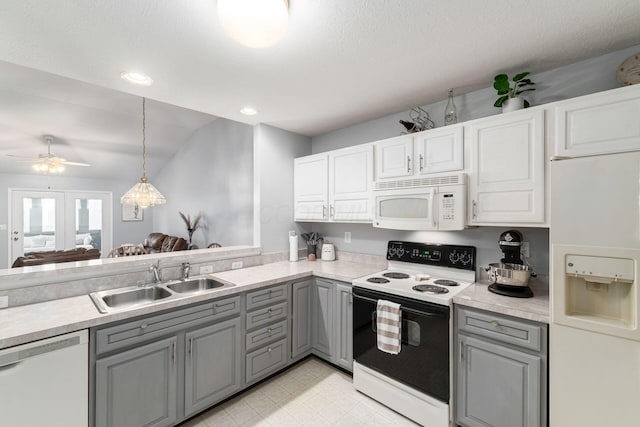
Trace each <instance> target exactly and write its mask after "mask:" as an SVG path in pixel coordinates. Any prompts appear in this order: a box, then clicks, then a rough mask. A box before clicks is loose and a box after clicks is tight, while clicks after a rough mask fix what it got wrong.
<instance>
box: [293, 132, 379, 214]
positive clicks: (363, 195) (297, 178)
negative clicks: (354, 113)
mask: <svg viewBox="0 0 640 427" xmlns="http://www.w3.org/2000/svg"><path fill="white" fill-rule="evenodd" d="M294 182H295V183H294V187H295V190H294V194H295V220H296V221H336V222H352V221H354V222H367V221H371V218H372V210H371V191H372V189H373V146H372V145H371V144H364V145H358V146H355V147H350V148H345V149H341V150H335V151H330V152H328V153H322V154H316V155H313V156H306V157H301V158H298V159H295V161H294Z"/></svg>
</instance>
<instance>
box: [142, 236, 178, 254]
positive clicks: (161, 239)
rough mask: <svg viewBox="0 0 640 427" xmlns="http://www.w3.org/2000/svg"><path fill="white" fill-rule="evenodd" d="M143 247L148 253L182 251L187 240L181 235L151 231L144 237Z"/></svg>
mask: <svg viewBox="0 0 640 427" xmlns="http://www.w3.org/2000/svg"><path fill="white" fill-rule="evenodd" d="M144 248H145V249H146V250H147V253H148V254H153V253H158V252H175V251H184V250H186V249H187V241H186V240H185V239H183V238H182V237H176V236H168V235H166V234H164V233H151V234H149V236H148V237H147V239H146V242H145V245H144Z"/></svg>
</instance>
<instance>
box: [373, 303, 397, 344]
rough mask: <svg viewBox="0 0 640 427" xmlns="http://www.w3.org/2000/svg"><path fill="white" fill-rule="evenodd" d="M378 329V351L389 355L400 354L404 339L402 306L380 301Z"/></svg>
mask: <svg viewBox="0 0 640 427" xmlns="http://www.w3.org/2000/svg"><path fill="white" fill-rule="evenodd" d="M376 311H377V317H378V320H377V322H376V327H377V329H378V349H379V350H382V351H384V352H385V353H389V354H398V353H400V342H401V338H402V313H401V312H400V304H396V303H394V302H391V301H386V300H383V299H380V300H378V306H377V309H376Z"/></svg>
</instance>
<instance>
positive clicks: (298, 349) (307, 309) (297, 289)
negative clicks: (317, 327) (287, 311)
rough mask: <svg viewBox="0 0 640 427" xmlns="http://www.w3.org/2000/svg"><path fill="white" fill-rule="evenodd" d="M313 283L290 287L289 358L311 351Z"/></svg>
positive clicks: (298, 283)
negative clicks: (291, 305)
mask: <svg viewBox="0 0 640 427" xmlns="http://www.w3.org/2000/svg"><path fill="white" fill-rule="evenodd" d="M312 287H313V282H312V281H311V280H305V281H303V282H297V283H294V284H293V285H292V289H293V316H292V319H291V322H292V323H291V333H292V339H291V357H292V358H294V359H295V358H296V357H298V356H300V355H302V354H305V353H307V352H308V351H309V350H311V345H312V342H311V323H312V322H311V300H312V298H311V292H312Z"/></svg>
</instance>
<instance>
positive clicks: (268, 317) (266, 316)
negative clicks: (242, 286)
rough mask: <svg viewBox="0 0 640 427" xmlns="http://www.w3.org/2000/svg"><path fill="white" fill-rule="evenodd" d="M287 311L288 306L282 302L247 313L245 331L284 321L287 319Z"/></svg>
mask: <svg viewBox="0 0 640 427" xmlns="http://www.w3.org/2000/svg"><path fill="white" fill-rule="evenodd" d="M287 309H288V304H287V302H286V301H284V302H281V303H279V304H273V305H271V306H269V307H264V308H261V309H258V310H255V311H252V312H251V313H247V330H250V329H253V328H257V327H259V326H263V325H266V324H268V323H271V322H275V321H276V320H280V319H284V318H285V317H287V313H288V311H287Z"/></svg>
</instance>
